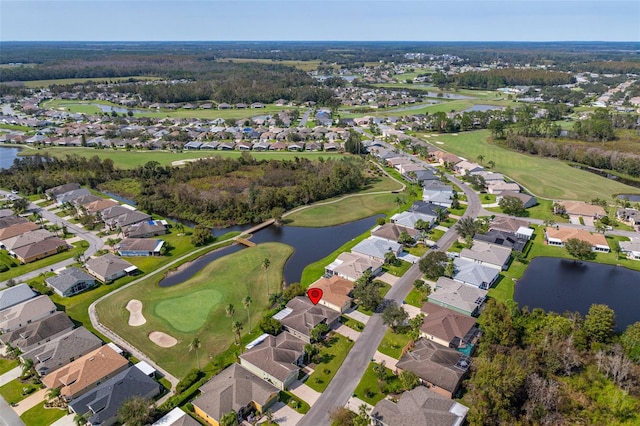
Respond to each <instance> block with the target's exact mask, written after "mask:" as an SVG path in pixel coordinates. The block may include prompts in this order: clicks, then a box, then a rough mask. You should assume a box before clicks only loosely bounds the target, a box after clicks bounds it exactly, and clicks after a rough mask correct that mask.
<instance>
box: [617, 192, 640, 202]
mask: <svg viewBox="0 0 640 426" xmlns="http://www.w3.org/2000/svg"><path fill="white" fill-rule="evenodd" d="M618 199H620V200H628V201H630V202H632V203H638V202H640V195H637V194H620V195H618Z"/></svg>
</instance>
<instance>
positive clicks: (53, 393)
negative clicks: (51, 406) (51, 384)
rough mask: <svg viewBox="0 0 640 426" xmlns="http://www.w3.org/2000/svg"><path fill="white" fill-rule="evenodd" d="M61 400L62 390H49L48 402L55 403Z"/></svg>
mask: <svg viewBox="0 0 640 426" xmlns="http://www.w3.org/2000/svg"><path fill="white" fill-rule="evenodd" d="M58 398H60V388H49V389H48V390H47V400H49V401H53V400H54V399H58Z"/></svg>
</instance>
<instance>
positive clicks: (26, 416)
mask: <svg viewBox="0 0 640 426" xmlns="http://www.w3.org/2000/svg"><path fill="white" fill-rule="evenodd" d="M44 404H45V403H44V401H43V402H41V403H40V404H38V405H36V406H35V407H32V408H30V409H28V410H27V411H25V412H24V413H23V414H22V415H21V416H20V419H21V420H22V421H23V422H24V424H25V425H26V426H49V425H50V424H52V423H54V422H55V421H56V420H58V419H61V418H62V417H64V416H66V415H67V414H68V411H67V410H61V409H59V408H45V406H44Z"/></svg>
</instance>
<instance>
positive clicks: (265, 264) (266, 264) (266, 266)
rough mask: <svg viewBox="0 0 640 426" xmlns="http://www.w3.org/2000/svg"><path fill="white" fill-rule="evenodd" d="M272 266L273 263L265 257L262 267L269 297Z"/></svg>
mask: <svg viewBox="0 0 640 426" xmlns="http://www.w3.org/2000/svg"><path fill="white" fill-rule="evenodd" d="M270 266H271V261H270V260H269V258H268V257H265V258H264V260H263V261H262V267H263V268H264V280H265V283H266V284H267V297H269V267H270Z"/></svg>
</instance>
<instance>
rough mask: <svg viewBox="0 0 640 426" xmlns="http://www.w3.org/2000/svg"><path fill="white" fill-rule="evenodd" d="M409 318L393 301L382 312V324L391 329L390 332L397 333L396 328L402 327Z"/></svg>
mask: <svg viewBox="0 0 640 426" xmlns="http://www.w3.org/2000/svg"><path fill="white" fill-rule="evenodd" d="M408 318H409V314H408V313H407V311H405V310H404V308H403V307H402V306H398V304H397V303H396V302H395V301H394V302H391V303H389V304H388V305H387V306H386V307H385V308H384V311H382V322H383V324H385V325H388V326H389V327H391V331H393V332H394V333H397V332H398V328H399V327H400V326H401V325H404V323H405V321H406V320H407V319H408Z"/></svg>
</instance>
